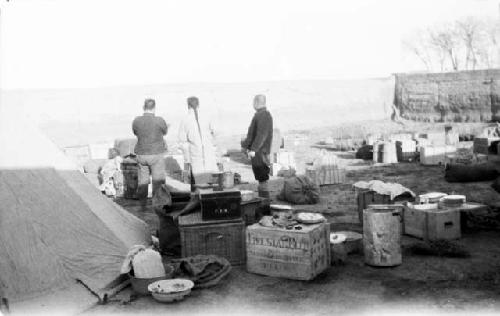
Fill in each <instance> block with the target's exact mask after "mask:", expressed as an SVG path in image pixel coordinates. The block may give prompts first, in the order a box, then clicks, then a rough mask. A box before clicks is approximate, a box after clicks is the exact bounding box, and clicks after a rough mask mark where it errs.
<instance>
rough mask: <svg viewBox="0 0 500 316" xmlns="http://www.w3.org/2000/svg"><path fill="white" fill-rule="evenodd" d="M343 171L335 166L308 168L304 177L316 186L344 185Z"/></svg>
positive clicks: (344, 172)
mask: <svg viewBox="0 0 500 316" xmlns="http://www.w3.org/2000/svg"><path fill="white" fill-rule="evenodd" d="M345 174H346V171H345V169H340V168H338V167H337V166H321V167H317V168H314V167H308V168H307V169H306V176H308V177H309V178H310V179H311V180H312V181H313V182H314V183H316V184H317V185H329V184H339V183H345V182H346V179H345Z"/></svg>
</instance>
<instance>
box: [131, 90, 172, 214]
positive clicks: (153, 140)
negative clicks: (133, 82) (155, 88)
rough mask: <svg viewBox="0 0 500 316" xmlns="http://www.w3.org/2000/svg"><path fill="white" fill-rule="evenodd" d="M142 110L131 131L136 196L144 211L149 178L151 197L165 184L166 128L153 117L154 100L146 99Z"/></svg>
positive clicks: (163, 121)
mask: <svg viewBox="0 0 500 316" xmlns="http://www.w3.org/2000/svg"><path fill="white" fill-rule="evenodd" d="M143 109H144V114H143V115H142V116H138V117H136V118H135V119H134V121H133V123H132V131H133V132H134V135H136V136H137V144H136V145H135V154H136V155H137V162H138V164H139V174H138V189H137V195H138V197H139V199H140V200H141V205H142V207H143V210H144V208H145V206H146V201H147V197H148V186H149V180H150V177H151V178H152V181H153V195H154V193H155V192H156V191H157V190H158V189H159V188H160V186H161V185H162V184H164V183H165V177H166V170H165V158H164V155H165V152H166V151H167V146H166V143H165V140H164V138H163V137H164V136H165V135H167V132H168V126H167V123H166V122H165V120H164V119H163V118H161V117H159V116H155V109H156V102H155V100H154V99H146V100H145V101H144V107H143Z"/></svg>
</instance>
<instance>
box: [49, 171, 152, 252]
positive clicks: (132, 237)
mask: <svg viewBox="0 0 500 316" xmlns="http://www.w3.org/2000/svg"><path fill="white" fill-rule="evenodd" d="M58 174H59V175H60V176H61V177H62V178H63V179H64V180H65V181H66V183H67V184H68V185H69V187H70V188H71V189H73V190H74V191H75V193H76V194H77V195H79V197H80V198H81V199H82V200H83V201H84V202H85V204H86V205H87V206H88V207H89V208H90V210H91V211H92V212H93V213H94V215H96V216H97V217H98V218H99V219H100V220H101V221H102V222H103V223H104V224H106V226H107V227H108V228H109V229H110V230H111V231H112V232H113V233H114V234H115V235H116V236H117V237H118V238H119V239H120V240H121V241H122V242H123V243H124V244H125V246H126V247H127V250H128V248H130V247H132V246H134V245H149V244H151V234H150V231H149V227H148V225H147V224H146V223H145V222H143V221H142V220H139V219H138V218H137V217H135V216H134V215H132V214H130V213H129V212H127V211H126V210H124V209H123V208H122V207H121V206H119V205H118V204H116V203H115V202H113V201H112V200H110V199H109V198H107V197H106V196H105V195H103V194H102V193H101V192H99V190H98V189H97V188H96V187H95V186H94V185H93V184H92V183H90V182H89V181H88V179H87V178H85V176H84V175H83V174H81V173H80V172H78V171H71V170H62V171H58Z"/></svg>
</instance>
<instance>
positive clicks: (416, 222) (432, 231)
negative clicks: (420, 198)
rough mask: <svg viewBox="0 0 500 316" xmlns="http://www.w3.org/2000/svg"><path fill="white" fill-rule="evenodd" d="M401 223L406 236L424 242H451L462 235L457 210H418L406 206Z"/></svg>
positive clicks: (411, 206) (410, 205) (409, 205)
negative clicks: (444, 240)
mask: <svg viewBox="0 0 500 316" xmlns="http://www.w3.org/2000/svg"><path fill="white" fill-rule="evenodd" d="M403 223H404V225H403V226H404V228H403V231H404V233H405V234H406V235H409V236H414V237H417V238H421V239H424V240H438V239H446V240H452V239H458V238H460V237H461V235H462V233H461V226H460V210H458V209H431V210H420V209H415V207H414V206H413V205H412V204H408V205H407V206H406V207H405V208H404V215H403Z"/></svg>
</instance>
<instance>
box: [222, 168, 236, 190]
mask: <svg viewBox="0 0 500 316" xmlns="http://www.w3.org/2000/svg"><path fill="white" fill-rule="evenodd" d="M222 187H223V188H224V189H231V188H233V187H234V174H233V173H232V172H231V171H226V172H224V173H223V175H222Z"/></svg>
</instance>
